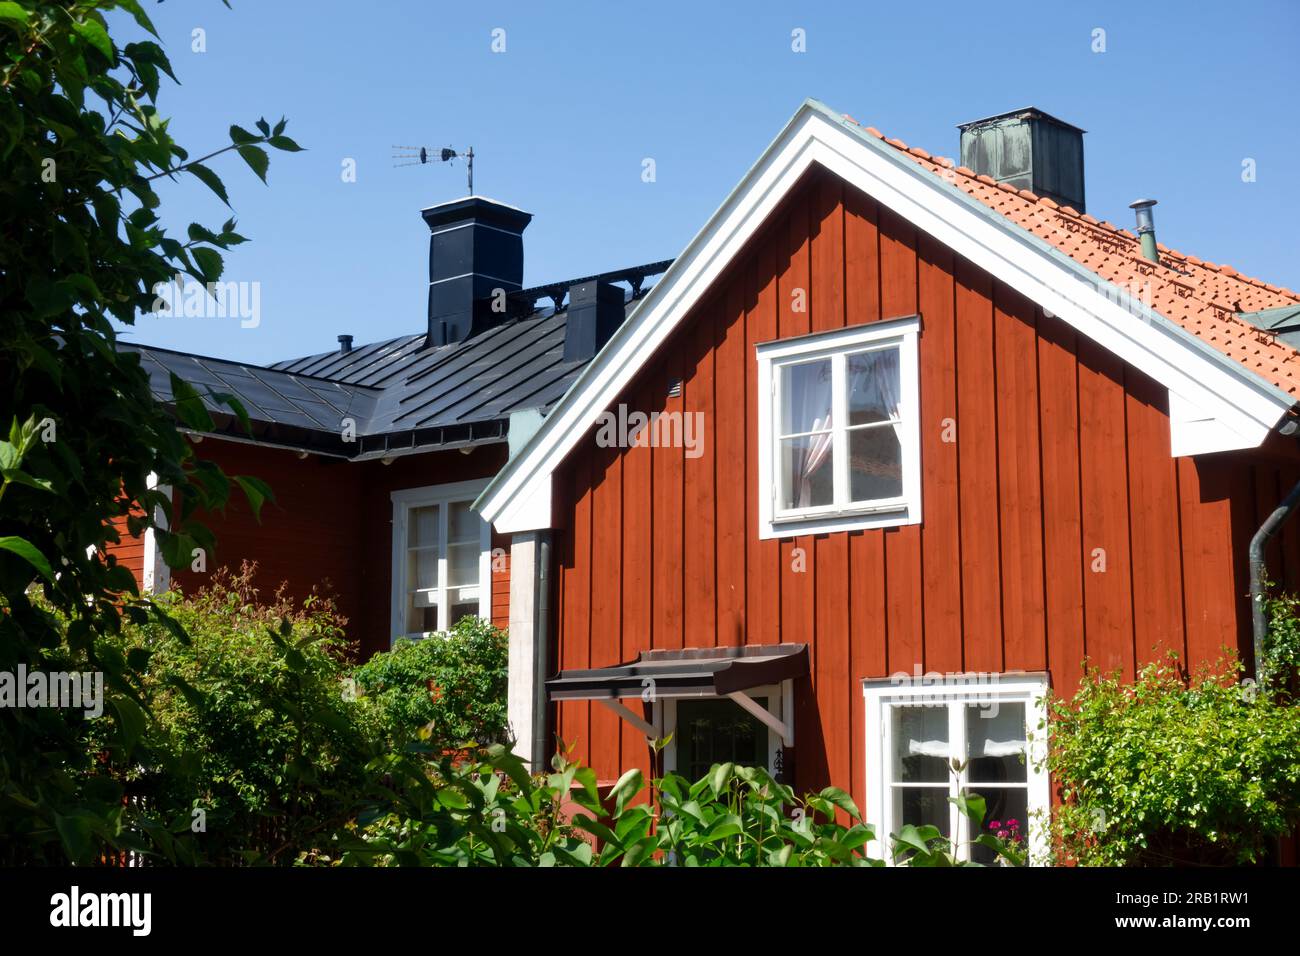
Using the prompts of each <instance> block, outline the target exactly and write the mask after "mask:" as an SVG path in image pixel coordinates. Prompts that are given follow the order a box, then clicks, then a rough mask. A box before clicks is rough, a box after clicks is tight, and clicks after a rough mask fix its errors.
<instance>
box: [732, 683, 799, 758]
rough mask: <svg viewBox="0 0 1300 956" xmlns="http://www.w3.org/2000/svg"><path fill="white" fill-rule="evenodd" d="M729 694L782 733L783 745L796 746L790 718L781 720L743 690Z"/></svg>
mask: <svg viewBox="0 0 1300 956" xmlns="http://www.w3.org/2000/svg"><path fill="white" fill-rule="evenodd" d="M727 696H728V697H730V698H731V699H732V700H734V701H735V702H736V703H737V704H739V705H740V706H741V707H743V708H745V710H747V711H749V713H751V714H753V715H754V716H755V717H757V718H758V719H759V720H761V721H762V722H763V723H765V724H767V726H768V727H771V728H772V729H773V730H774V731H776V732H777V733H778V734H780V735H781V745H782V746H783V747H793V746H794V728H793V727H792V726H791V722H790V721H789V720H781V719H780V718H778V717H777V716H776V715H775V714H773V713H772V712H771V711H770V710H768V709H767V708H766V707H764V706H763V705H762V704H760V703H759V702H758V701H756V700H754V698H752V697H750V696H749V695H748V694H747V693H745V692H744V691H743V690H737V691H732V692H731V693H730V694H728V695H727Z"/></svg>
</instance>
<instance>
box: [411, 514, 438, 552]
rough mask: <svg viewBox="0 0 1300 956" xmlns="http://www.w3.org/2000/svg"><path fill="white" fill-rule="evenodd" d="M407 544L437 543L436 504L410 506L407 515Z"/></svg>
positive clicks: (412, 546)
mask: <svg viewBox="0 0 1300 956" xmlns="http://www.w3.org/2000/svg"><path fill="white" fill-rule="evenodd" d="M406 525H407V532H406V533H407V539H408V540H407V542H406V544H407V546H408V547H411V548H418V547H424V546H426V545H437V543H438V506H437V505H429V506H428V507H425V508H412V509H411V510H410V512H409V513H408V515H407V519H406Z"/></svg>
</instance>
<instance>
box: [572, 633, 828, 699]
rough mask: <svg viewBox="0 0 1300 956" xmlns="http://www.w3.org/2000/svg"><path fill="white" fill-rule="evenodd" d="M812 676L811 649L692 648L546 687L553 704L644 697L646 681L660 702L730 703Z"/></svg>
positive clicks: (576, 673) (652, 654) (647, 655)
mask: <svg viewBox="0 0 1300 956" xmlns="http://www.w3.org/2000/svg"><path fill="white" fill-rule="evenodd" d="M807 673H808V645H807V644H755V645H750V646H748V647H688V648H684V649H681V650H671V651H670V650H661V651H642V652H641V653H640V654H639V655H638V656H637V659H636V660H635V661H632V662H631V663H628V664H617V665H615V666H613V667H598V668H593V669H591V670H570V671H561V672H560V673H559V675H558V676H556V677H552V678H551V679H550V680H548V681H547V682H546V691H547V695H548V697H549V698H550V699H551V700H610V699H618V698H620V697H640V696H641V693H642V691H643V690H644V689H645V688H646V686H647V685H646V684H645V683H644V681H646V680H653V681H654V694H655V696H656V697H660V698H667V697H725V696H726V695H727V694H731V693H734V692H736V691H741V690H748V689H749V688H751V687H761V686H763V685H764V684H779V683H780V682H781V681H783V680H787V679H790V678H794V677H803V676H805V675H806V674H807Z"/></svg>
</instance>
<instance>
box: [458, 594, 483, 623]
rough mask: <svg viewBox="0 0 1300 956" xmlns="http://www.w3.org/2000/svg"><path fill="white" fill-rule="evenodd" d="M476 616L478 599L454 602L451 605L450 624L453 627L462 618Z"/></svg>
mask: <svg viewBox="0 0 1300 956" xmlns="http://www.w3.org/2000/svg"><path fill="white" fill-rule="evenodd" d="M477 614H478V598H477V597H475V598H474V600H472V601H466V600H456V601H455V602H454V603H453V604H452V605H451V623H452V624H453V625H454V624H455V623H456V622H457V621H459V620H460V619H461V618H463V617H474V616H475V615H477Z"/></svg>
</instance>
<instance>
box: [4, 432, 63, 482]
mask: <svg viewBox="0 0 1300 956" xmlns="http://www.w3.org/2000/svg"><path fill="white" fill-rule="evenodd" d="M5 444H8V442H6V443H5ZM0 476H3V477H4V479H5V480H6V481H9V482H12V483H13V484H15V485H26V486H27V487H28V488H35V489H36V490H37V491H53V490H54V484H53V483H52V482H51V481H50V480H49V479H48V478H33V477H32V476H31V475H29V474H27V472H25V471H21V470H19V469H17V468H4V469H0Z"/></svg>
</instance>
